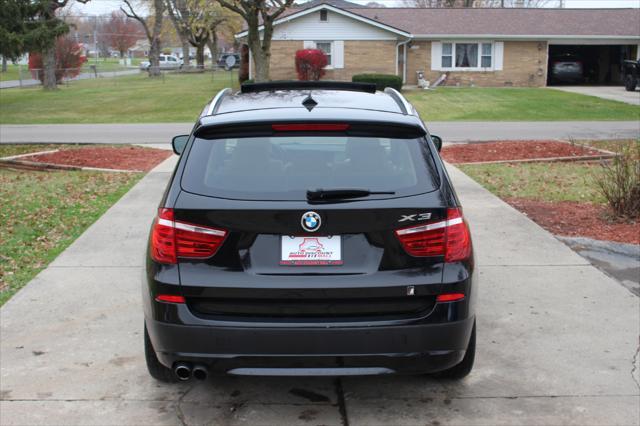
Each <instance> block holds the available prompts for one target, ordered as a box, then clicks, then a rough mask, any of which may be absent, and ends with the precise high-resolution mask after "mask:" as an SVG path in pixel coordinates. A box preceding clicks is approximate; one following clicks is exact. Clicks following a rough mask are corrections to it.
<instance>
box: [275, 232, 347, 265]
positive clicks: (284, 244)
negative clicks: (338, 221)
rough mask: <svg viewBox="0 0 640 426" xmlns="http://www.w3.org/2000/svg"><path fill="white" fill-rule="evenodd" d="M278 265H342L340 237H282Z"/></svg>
mask: <svg viewBox="0 0 640 426" xmlns="http://www.w3.org/2000/svg"><path fill="white" fill-rule="evenodd" d="M280 264H281V265H288V266H330V265H342V244H341V241H340V236H339V235H332V236H327V237H293V236H287V235H283V236H282V237H281V244H280Z"/></svg>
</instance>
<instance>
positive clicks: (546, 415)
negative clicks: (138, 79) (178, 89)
mask: <svg viewBox="0 0 640 426" xmlns="http://www.w3.org/2000/svg"><path fill="white" fill-rule="evenodd" d="M172 161H174V159H170V160H168V161H167V162H165V163H164V164H163V165H161V166H159V168H157V169H155V170H154V171H153V172H151V173H150V174H148V175H147V176H146V177H145V178H144V179H143V180H142V181H141V182H140V183H139V184H137V185H136V186H135V187H134V188H133V189H132V190H131V191H130V192H129V193H128V194H126V195H125V196H124V197H123V198H122V199H121V200H120V201H119V202H118V203H116V204H115V205H114V206H113V207H112V208H111V209H109V210H108V211H107V213H106V214H105V215H104V216H103V217H102V218H100V219H99V220H98V221H97V222H96V223H95V224H94V225H92V226H91V227H90V228H89V229H88V230H87V231H86V232H85V233H84V234H83V235H82V236H81V237H80V238H78V239H77V240H76V241H75V242H74V243H73V244H72V245H71V246H70V247H69V248H68V249H67V250H65V251H64V252H63V253H62V254H61V255H60V256H59V257H58V258H57V259H56V260H55V261H54V262H52V263H51V265H50V266H49V267H47V268H46V269H45V270H44V271H42V272H41V273H40V274H39V275H38V276H37V277H36V278H35V279H34V280H33V281H31V283H29V284H28V285H27V286H26V287H25V288H24V289H22V290H21V291H20V292H18V293H17V294H16V295H15V296H14V297H13V298H12V299H11V300H10V301H9V302H7V303H6V304H5V305H4V306H3V307H2V308H0V333H1V335H2V339H1V340H0V359H1V360H2V363H1V370H0V379H1V380H0V423H1V424H2V425H18V424H30V425H33V424H65V425H72V424H83V425H93V424H96V425H97V424H101V425H105V424H130V425H146V424H155V425H157V424H168V425H175V424H178V425H191V424H194V425H195V424H198V425H201V424H216V425H218V424H224V425H235V424H247V425H249V424H251V425H254V424H258V425H262V424H264V425H289V424H309V425H316V424H323V425H351V426H353V425H376V424H393V425H500V424H501V425H542V424H544V425H559V424H563V425H609V424H620V425H637V424H639V422H640V385H639V383H640V359H639V356H638V350H639V341H638V336H639V334H640V299H639V298H638V297H637V296H636V295H634V294H633V293H632V292H631V291H629V290H628V289H627V288H625V287H623V286H622V285H621V284H620V283H618V282H617V281H615V280H613V279H611V278H609V277H608V276H606V275H605V274H603V273H602V272H600V271H599V270H598V269H597V268H595V267H593V266H591V264H589V263H588V262H587V261H586V260H585V259H583V258H582V257H581V256H579V255H578V254H576V253H575V252H573V251H572V250H571V249H569V248H568V247H567V246H565V245H564V244H563V243H561V242H560V241H558V240H557V239H556V238H554V237H553V236H552V235H551V234H549V233H547V232H546V231H544V230H543V229H542V228H540V227H538V226H537V225H536V224H534V223H533V222H532V221H530V220H529V219H528V218H527V217H525V216H524V215H522V214H520V213H519V212H518V211H516V210H514V209H513V208H512V207H510V206H509V205H507V204H505V203H504V202H502V201H501V200H500V199H498V198H496V197H495V196H493V195H492V194H491V193H489V192H488V191H486V190H484V189H483V188H482V187H480V186H479V185H478V184H477V183H475V182H473V181H472V180H471V179H469V178H468V177H467V176H465V175H464V174H462V173H460V172H459V171H458V170H457V169H455V168H450V173H451V175H452V178H453V180H454V182H455V185H456V188H457V190H458V194H459V196H460V198H461V200H462V202H463V204H464V206H465V213H466V216H467V218H468V219H469V222H470V224H471V229H472V234H473V238H474V246H475V250H476V254H477V257H476V259H477V268H478V269H477V273H478V274H479V286H480V287H479V300H478V304H477V311H478V319H477V321H478V353H477V361H476V368H475V369H474V371H473V372H472V374H471V375H470V376H469V377H467V378H466V379H465V380H463V381H459V382H455V381H445V380H436V379H434V378H431V377H426V376H419V377H406V376H378V377H360V378H358V377H351V378H344V379H331V378H294V377H289V378H273V377H272V378H260V377H214V378H212V379H211V380H209V381H207V382H189V383H181V384H171V385H167V384H160V383H158V382H155V381H154V380H153V379H151V377H149V375H148V374H147V371H146V368H145V365H144V357H143V347H142V308H141V300H140V297H141V296H140V278H141V274H142V269H143V252H144V248H145V245H146V237H147V232H148V230H149V225H150V223H151V220H152V217H153V216H154V211H155V208H156V206H157V203H158V200H159V199H160V197H161V195H162V191H163V189H164V187H165V185H166V182H167V180H168V178H169V176H170V172H171V170H172V167H173V164H172Z"/></svg>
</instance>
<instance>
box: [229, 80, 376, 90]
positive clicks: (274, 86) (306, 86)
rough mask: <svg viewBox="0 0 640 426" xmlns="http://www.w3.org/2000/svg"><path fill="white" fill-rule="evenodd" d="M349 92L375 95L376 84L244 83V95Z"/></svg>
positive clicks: (315, 82) (326, 82) (325, 82)
mask: <svg viewBox="0 0 640 426" xmlns="http://www.w3.org/2000/svg"><path fill="white" fill-rule="evenodd" d="M311 89H320V90H349V91H352V92H366V93H375V92H376V85H375V84H374V83H352V82H348V81H286V80H285V81H269V82H265V83H244V84H243V85H242V86H240V91H241V92H242V93H255V92H268V91H273V90H311Z"/></svg>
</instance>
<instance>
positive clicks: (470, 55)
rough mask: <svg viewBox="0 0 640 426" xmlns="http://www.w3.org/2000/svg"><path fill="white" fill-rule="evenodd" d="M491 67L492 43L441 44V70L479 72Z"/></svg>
mask: <svg viewBox="0 0 640 426" xmlns="http://www.w3.org/2000/svg"><path fill="white" fill-rule="evenodd" d="M492 65H493V44H492V43H468V42H465V43H442V68H443V69H452V70H456V69H459V70H481V69H483V68H491V67H492Z"/></svg>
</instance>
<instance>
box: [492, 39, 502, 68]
mask: <svg viewBox="0 0 640 426" xmlns="http://www.w3.org/2000/svg"><path fill="white" fill-rule="evenodd" d="M503 62H504V42H502V41H496V42H495V43H494V45H493V69H494V70H496V71H502V63H503Z"/></svg>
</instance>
